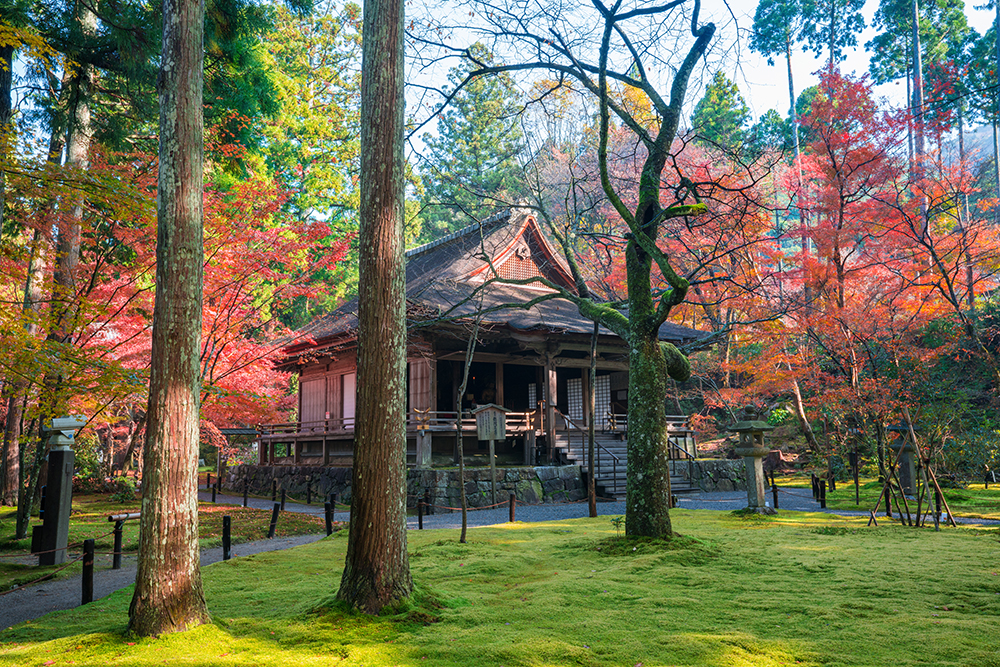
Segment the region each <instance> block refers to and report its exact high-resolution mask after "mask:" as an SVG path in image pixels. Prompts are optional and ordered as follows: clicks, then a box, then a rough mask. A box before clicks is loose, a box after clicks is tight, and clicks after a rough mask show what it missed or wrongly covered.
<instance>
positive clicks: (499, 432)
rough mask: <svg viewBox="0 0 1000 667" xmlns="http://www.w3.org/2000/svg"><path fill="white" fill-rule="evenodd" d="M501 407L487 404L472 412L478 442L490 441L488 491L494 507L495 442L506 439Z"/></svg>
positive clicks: (505, 427) (495, 491) (495, 496)
mask: <svg viewBox="0 0 1000 667" xmlns="http://www.w3.org/2000/svg"><path fill="white" fill-rule="evenodd" d="M508 412H510V410H508V409H507V408H505V407H503V406H502V405H497V404H495V403H487V404H486V405H480V406H479V407H478V408H476V409H475V410H473V411H472V414H474V415H475V416H476V435H477V437H478V438H479V439H480V440H489V441H490V491H491V494H492V497H493V500H492V501H491V502H492V503H493V504H494V505H495V504H496V502H497V461H496V452H495V447H496V441H497V440H506V439H507V413H508Z"/></svg>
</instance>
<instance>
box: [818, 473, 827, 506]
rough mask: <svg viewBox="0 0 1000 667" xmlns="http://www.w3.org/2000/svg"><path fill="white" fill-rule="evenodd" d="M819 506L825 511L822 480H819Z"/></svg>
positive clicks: (824, 494) (824, 485)
mask: <svg viewBox="0 0 1000 667" xmlns="http://www.w3.org/2000/svg"><path fill="white" fill-rule="evenodd" d="M819 506H820V508H822V509H826V484H823V483H822V480H820V485H819Z"/></svg>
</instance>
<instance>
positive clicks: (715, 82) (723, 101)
mask: <svg viewBox="0 0 1000 667" xmlns="http://www.w3.org/2000/svg"><path fill="white" fill-rule="evenodd" d="M691 121H692V123H693V125H694V131H695V132H696V133H697V134H698V137H699V138H700V139H701V140H702V141H705V142H707V143H710V144H714V145H716V146H718V147H720V148H724V149H728V150H734V149H737V148H739V147H740V146H741V145H742V144H743V139H744V137H743V133H744V130H745V128H746V126H747V123H748V122H749V121H750V108H749V107H748V106H747V103H746V101H745V100H744V99H743V96H742V95H740V91H739V88H737V87H736V84H735V83H733V82H732V81H730V80H729V78H728V77H727V76H726V75H725V74H724V73H723V72H721V71H718V72H716V73H715V75H714V76H713V77H712V82H711V83H710V84H708V88H707V89H706V90H705V96H704V97H703V98H701V100H700V101H699V102H698V104H697V105H696V106H695V108H694V115H693V116H692V119H691Z"/></svg>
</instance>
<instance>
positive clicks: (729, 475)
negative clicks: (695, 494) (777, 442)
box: [670, 459, 747, 492]
mask: <svg viewBox="0 0 1000 667" xmlns="http://www.w3.org/2000/svg"><path fill="white" fill-rule="evenodd" d="M670 465H671V469H672V470H671V471H672V473H673V475H674V476H678V477H682V478H683V479H685V480H688V481H690V482H691V484H692V486H694V487H696V488H698V489H699V490H701V491H705V492H712V491H746V489H747V473H746V467H745V466H744V464H743V459H739V460H731V459H694V460H690V461H671V462H670Z"/></svg>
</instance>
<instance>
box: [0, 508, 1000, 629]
mask: <svg viewBox="0 0 1000 667" xmlns="http://www.w3.org/2000/svg"><path fill="white" fill-rule="evenodd" d="M779 494H780V495H779V496H778V506H779V508H780V509H782V510H794V511H799V512H827V513H829V514H838V515H841V516H868V512H867V510H864V511H844V510H830V509H821V508H820V506H819V503H818V502H816V501H814V500H813V499H812V493H811V492H810V490H809V489H803V488H792V489H787V490H782V489H779ZM199 495H200V497H201V500H202V501H206V502H207V501H211V499H212V494H211V493H210V492H208V491H201V492H199ZM217 500H218V502H219V503H225V504H230V505H242V504H243V498H242V496H231V495H222V494H220V495H218V496H217ZM247 504H248V505H249V506H250V507H256V508H259V509H271V508H273V507H274V503H273V502H272V501H271V500H270V499H269V498H249V499H248V501H247ZM746 504H747V494H746V492H745V491H734V492H730V493H698V494H690V495H684V496H680V497H679V498H678V502H677V505H678V507H680V508H681V509H709V510H720V511H732V510H738V509H742V508H743V507H746ZM285 510H286V511H289V512H301V513H305V514H313V515H317V516H322V515H323V504H322V503H319V504H312V505H306V504H304V503H298V502H293V501H287V502H286V503H285ZM597 514H598V516H622V515H624V514H625V502H624V501H614V502H599V503H597ZM586 516H589V513H588V510H587V502H586V501H582V502H575V503H550V504H544V505H517V506H516V507H515V519H516V520H517V521H524V522H527V523H537V522H542V521H560V520H562V519H576V518H582V517H586ZM508 518H509V509H508V508H507V507H506V505H504V506H501V507H497V508H494V509H488V510H475V511H470V512H469V514H468V525H469V526H470V527H475V526H490V525H493V524H497V523H505V522H507V520H508ZM879 518H880V519H881V518H882V517H881V516H880V517H879ZM334 519H335V520H336V521H348V520H350V512H347V511H341V512H335V513H334ZM958 521H959V522H969V523H971V522H975V523H984V524H992V525H995V524H997V523H1000V522H996V521H983V520H979V519H962V518H959V519H958ZM461 526H462V515H461V513H460V512H450V511H442V510H440V509H438V510H436V511H435V513H434V514H431V515H429V516H425V517H424V528H428V529H431V528H451V529H457V528H461ZM407 527H408V528H410V529H416V528H417V517H415V516H411V517H408V518H407ZM322 537H323V536H322V535H306V536H300V537H288V538H276V539H273V540H260V541H258V542H247V543H244V544H238V545H234V546H233V556H234V557H238V556H249V555H251V554H255V553H261V552H264V551H276V550H279V549H289V548H291V547H296V546H300V545H302V544H309V543H310V542H315V541H317V540H319V539H321V538H322ZM102 559H103V560H102ZM220 560H222V548H221V547H219V548H216V549H206V550H204V551H202V554H201V564H202V565H208V564H210V563H215V562H218V561H220ZM105 561H106V562H105ZM95 565H96V566H95V570H94V599H95V600H96V599H99V598H102V597H104V596H105V595H109V594H110V593H113V592H114V591H117V590H119V589H121V588H124V587H126V586H128V585H130V584H131V583H133V582H134V581H135V556H129V555H126V556H125V557H124V558H123V561H122V569H120V570H111V569H110V567H111V556H100V555H99V556H98V557H97V563H96V564H95ZM80 595H81V581H80V577H79V576H77V577H71V578H68V579H62V580H59V581H54V582H44V583H41V584H38V585H36V586H31V587H29V588H25V589H21V590H19V591H15V592H13V593H9V594H7V595H5V596H3V597H0V628H7V627H10V626H12V625H14V624H16V623H21V622H23V621H27V620H30V619H34V618H38V617H39V616H43V615H45V614H47V613H49V612H50V611H56V610H58V609H72V608H73V607H76V606H78V605H79V604H80Z"/></svg>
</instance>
